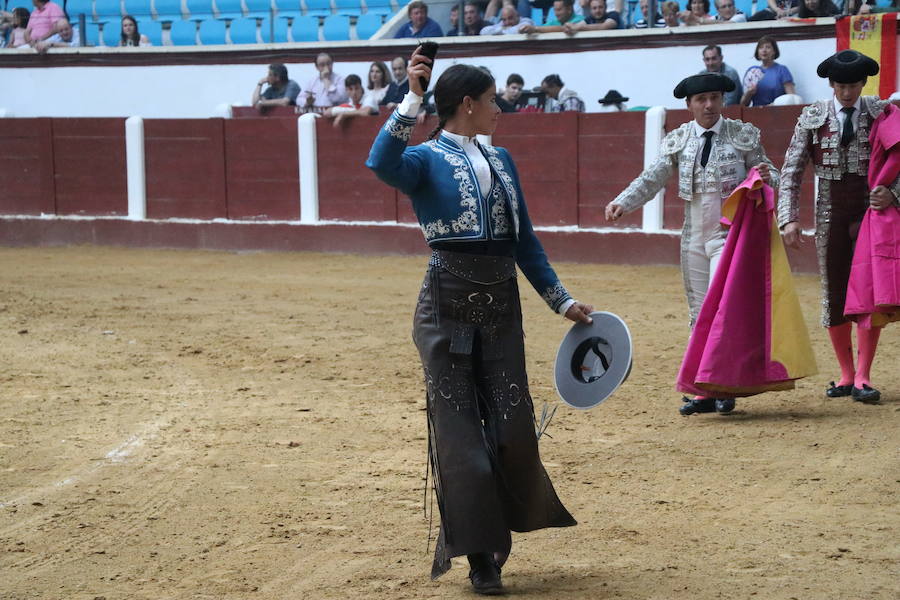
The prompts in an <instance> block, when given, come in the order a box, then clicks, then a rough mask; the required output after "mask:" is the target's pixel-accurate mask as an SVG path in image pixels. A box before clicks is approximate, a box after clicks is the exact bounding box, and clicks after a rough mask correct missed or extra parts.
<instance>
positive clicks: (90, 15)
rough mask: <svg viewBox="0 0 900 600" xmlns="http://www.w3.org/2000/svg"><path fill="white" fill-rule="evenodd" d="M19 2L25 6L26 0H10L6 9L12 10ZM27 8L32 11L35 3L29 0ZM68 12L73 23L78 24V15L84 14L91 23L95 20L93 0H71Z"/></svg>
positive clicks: (68, 3)
mask: <svg viewBox="0 0 900 600" xmlns="http://www.w3.org/2000/svg"><path fill="white" fill-rule="evenodd" d="M17 4H21V5H23V6H25V0H9V6H8V7H7V9H6V10H12V9H13V8H15V6H16V5H17ZM26 8H27V9H28V12H31V9H33V8H34V4H32V3H31V2H29V3H28V6H26ZM66 13H67V14H68V15H69V18H70V19H72V24H73V25H77V24H78V15H84V18H85V20H87V22H88V23H90V22H91V21H93V20H94V8H93V0H69V1H68V2H67V3H66Z"/></svg>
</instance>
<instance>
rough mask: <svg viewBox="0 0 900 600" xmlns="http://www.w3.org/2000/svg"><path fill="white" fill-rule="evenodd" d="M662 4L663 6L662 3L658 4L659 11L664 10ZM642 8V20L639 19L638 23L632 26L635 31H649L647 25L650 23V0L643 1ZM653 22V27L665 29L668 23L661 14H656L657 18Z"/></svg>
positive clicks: (641, 2)
mask: <svg viewBox="0 0 900 600" xmlns="http://www.w3.org/2000/svg"><path fill="white" fill-rule="evenodd" d="M661 4H662V3H661V2H658V3H657V4H656V8H657V10H661V9H662V7H661V6H660V5H661ZM640 7H641V15H642V17H641V18H640V19H638V20H637V21H635V22H634V25H632V27H633V28H634V29H647V27H648V25H647V23H648V22H649V18H650V0H641V1H640ZM653 22H654V25H653V26H654V27H665V26H666V22H665V21H664V20H663V18H662V15H661V14H659V12H657V13H656V17H655V18H654V19H653Z"/></svg>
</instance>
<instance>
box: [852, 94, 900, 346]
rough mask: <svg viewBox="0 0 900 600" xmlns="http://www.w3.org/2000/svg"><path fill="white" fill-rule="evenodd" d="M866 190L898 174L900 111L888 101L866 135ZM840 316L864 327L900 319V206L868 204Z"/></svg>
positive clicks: (891, 181) (899, 168)
mask: <svg viewBox="0 0 900 600" xmlns="http://www.w3.org/2000/svg"><path fill="white" fill-rule="evenodd" d="M869 141H870V143H871V146H872V155H871V158H870V159H869V188H870V189H871V188H874V187H875V186H876V185H884V186H890V185H891V184H892V183H893V182H894V180H896V179H897V175H898V174H900V109H898V108H897V107H896V106H894V105H891V104H889V105H888V106H887V108H886V109H885V111H884V112H883V113H882V114H881V115H880V116H879V117H878V118H877V119H875V122H874V123H873V124H872V131H871V133H870V134H869ZM844 315H846V316H847V317H848V318H850V319H853V320H854V321H856V322H857V323H858V324H859V326H860V327H864V328H866V329H868V328H871V327H881V326H883V325H886V324H887V323H890V322H892V321H898V320H900V208H898V207H897V205H896V204H894V205H892V206H889V207H887V208H886V209H884V210H875V209H874V208H870V209H868V210H867V211H866V215H865V216H864V217H863V221H862V225H860V227H859V236H858V237H857V238H856V250H855V251H854V253H853V266H852V268H851V269H850V283H849V285H848V286H847V303H846V304H845V306H844Z"/></svg>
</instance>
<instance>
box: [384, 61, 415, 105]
mask: <svg viewBox="0 0 900 600" xmlns="http://www.w3.org/2000/svg"><path fill="white" fill-rule="evenodd" d="M406 63H407V61H406V57H405V56H398V57H397V58H395V59H394V60H392V61H391V72H392V73H393V74H394V87H392V88H391V89H389V90H388V91H387V93H386V94H385V95H384V98H382V99H381V104H382V105H383V106H387V107H388V108H395V107H396V106H397V105H398V104H400V103H401V102H403V97H404V96H406V94H407V93H408V92H409V76H408V75H407V74H406Z"/></svg>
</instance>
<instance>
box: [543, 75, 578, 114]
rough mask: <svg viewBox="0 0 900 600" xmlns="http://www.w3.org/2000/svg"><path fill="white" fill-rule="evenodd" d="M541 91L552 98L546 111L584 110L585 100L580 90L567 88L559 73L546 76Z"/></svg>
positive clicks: (545, 108)
mask: <svg viewBox="0 0 900 600" xmlns="http://www.w3.org/2000/svg"><path fill="white" fill-rule="evenodd" d="M541 91H542V92H544V93H545V94H547V96H548V97H549V98H550V100H548V101H547V103H546V105H545V106H544V112H548V113H549V112H584V101H583V100H582V99H581V98H579V97H578V92H576V91H575V90H570V89H567V88H566V86H565V84H564V83H563V81H562V79H560V78H559V75H556V74H554V75H547V76H546V77H544V80H543V81H542V82H541Z"/></svg>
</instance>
